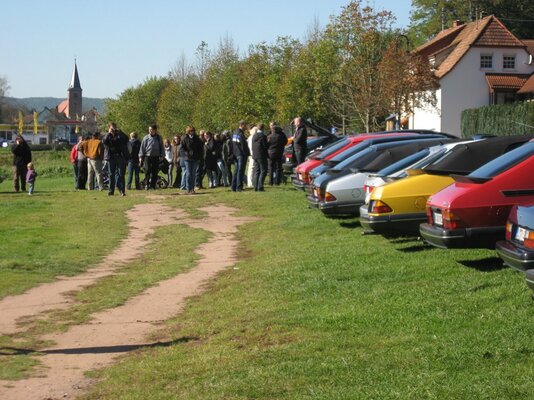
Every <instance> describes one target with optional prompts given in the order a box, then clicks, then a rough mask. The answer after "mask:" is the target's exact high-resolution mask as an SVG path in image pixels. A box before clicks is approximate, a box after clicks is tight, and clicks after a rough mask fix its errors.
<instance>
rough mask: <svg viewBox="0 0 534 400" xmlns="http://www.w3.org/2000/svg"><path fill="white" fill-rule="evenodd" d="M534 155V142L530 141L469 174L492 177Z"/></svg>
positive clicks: (473, 176) (475, 176) (477, 176)
mask: <svg viewBox="0 0 534 400" xmlns="http://www.w3.org/2000/svg"><path fill="white" fill-rule="evenodd" d="M533 155H534V142H528V143H525V144H524V145H522V146H520V147H518V148H516V149H514V150H510V151H509V152H508V153H504V154H503V155H502V156H499V157H497V158H495V159H494V160H492V161H490V162H489V163H487V164H484V165H483V166H482V167H480V168H478V169H476V170H474V171H473V172H471V173H470V174H469V175H468V176H469V177H471V178H483V179H491V178H493V177H495V176H497V175H499V174H500V173H501V172H503V171H506V170H507V169H510V168H511V167H513V166H514V165H516V164H519V163H520V162H522V161H524V160H526V159H528V158H530V157H531V156H533Z"/></svg>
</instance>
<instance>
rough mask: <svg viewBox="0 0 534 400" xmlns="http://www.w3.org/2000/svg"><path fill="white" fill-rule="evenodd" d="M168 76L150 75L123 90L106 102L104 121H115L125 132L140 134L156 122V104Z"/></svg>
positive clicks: (167, 81)
mask: <svg viewBox="0 0 534 400" xmlns="http://www.w3.org/2000/svg"><path fill="white" fill-rule="evenodd" d="M168 83H169V79H168V78H161V77H151V78H147V79H146V80H145V82H143V83H142V84H140V85H138V86H136V87H132V88H128V89H126V90H125V91H123V92H122V93H121V94H120V95H119V97H118V99H116V100H108V101H107V102H106V106H107V110H108V112H107V114H106V116H105V118H104V122H110V121H115V122H116V123H117V124H118V125H119V127H120V128H121V129H122V130H123V131H125V132H131V131H135V132H137V133H138V134H140V135H141V136H143V134H144V133H146V132H147V127H148V126H149V125H150V124H153V123H155V122H156V113H157V106H158V102H159V99H160V96H161V93H162V92H163V90H164V89H165V87H166V86H167V85H168Z"/></svg>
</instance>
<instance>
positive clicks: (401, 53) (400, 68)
mask: <svg viewBox="0 0 534 400" xmlns="http://www.w3.org/2000/svg"><path fill="white" fill-rule="evenodd" d="M403 37H404V38H405V36H403V35H400V36H398V38H399V40H393V41H392V42H391V43H390V45H389V48H388V49H387V51H386V53H385V54H384V57H383V58H382V60H381V61H380V63H379V65H378V75H379V76H380V79H381V80H382V81H383V82H385V83H386V84H385V85H381V86H380V90H381V92H380V93H379V94H378V95H379V96H380V97H381V98H383V99H387V101H388V102H389V104H390V106H391V108H390V109H391V110H392V111H394V112H395V114H397V120H398V121H399V122H400V120H401V115H402V114H409V113H411V112H413V109H414V108H416V107H421V106H422V105H432V106H435V105H436V92H435V90H436V89H437V88H438V79H437V77H436V76H435V74H434V73H433V71H432V68H431V67H430V63H429V62H428V58H426V57H422V56H421V55H419V54H417V53H413V52H409V51H408V49H407V48H405V47H404V46H402V45H401V43H400V42H401V41H400V38H403ZM408 43H409V42H408Z"/></svg>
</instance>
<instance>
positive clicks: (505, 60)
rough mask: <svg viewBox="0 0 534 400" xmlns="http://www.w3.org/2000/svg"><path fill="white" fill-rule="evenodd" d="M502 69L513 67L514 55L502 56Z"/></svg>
mask: <svg viewBox="0 0 534 400" xmlns="http://www.w3.org/2000/svg"><path fill="white" fill-rule="evenodd" d="M502 67H503V69H515V55H505V56H503V57H502Z"/></svg>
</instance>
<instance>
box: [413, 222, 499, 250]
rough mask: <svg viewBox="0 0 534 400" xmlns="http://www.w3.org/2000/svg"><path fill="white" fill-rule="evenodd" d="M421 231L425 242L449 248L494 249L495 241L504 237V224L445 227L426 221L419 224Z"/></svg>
mask: <svg viewBox="0 0 534 400" xmlns="http://www.w3.org/2000/svg"><path fill="white" fill-rule="evenodd" d="M419 232H420V233H421V236H422V237H423V239H424V240H425V242H427V243H430V244H431V245H432V246H435V247H441V248H447V249H461V248H486V249H494V248H495V243H496V242H497V241H498V240H503V239H504V226H489V227H482V228H463V229H445V228H442V227H439V226H435V225H430V224H428V223H424V224H421V225H420V226H419Z"/></svg>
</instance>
